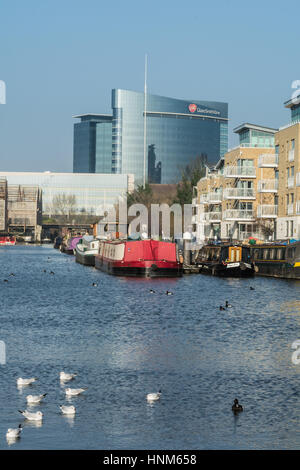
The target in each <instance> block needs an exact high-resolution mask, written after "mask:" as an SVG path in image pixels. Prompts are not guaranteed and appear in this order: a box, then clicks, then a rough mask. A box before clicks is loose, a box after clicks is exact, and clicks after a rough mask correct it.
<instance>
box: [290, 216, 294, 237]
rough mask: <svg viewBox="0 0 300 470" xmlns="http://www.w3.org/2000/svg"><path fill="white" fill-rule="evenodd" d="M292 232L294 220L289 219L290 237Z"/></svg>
mask: <svg viewBox="0 0 300 470" xmlns="http://www.w3.org/2000/svg"><path fill="white" fill-rule="evenodd" d="M293 233H294V221H293V220H291V221H290V237H292V236H293Z"/></svg>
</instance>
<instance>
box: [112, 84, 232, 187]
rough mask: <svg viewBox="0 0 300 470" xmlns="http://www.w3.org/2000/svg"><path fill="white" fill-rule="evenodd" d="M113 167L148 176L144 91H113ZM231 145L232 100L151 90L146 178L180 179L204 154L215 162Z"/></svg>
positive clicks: (137, 177) (139, 178)
mask: <svg viewBox="0 0 300 470" xmlns="http://www.w3.org/2000/svg"><path fill="white" fill-rule="evenodd" d="M112 108H113V122H112V132H113V134H112V139H113V148H112V170H113V171H114V172H116V173H133V174H134V175H135V181H136V183H137V184H138V183H142V182H143V176H144V93H138V92H134V91H128V90H120V89H116V90H113V91H112ZM227 150H228V104H227V103H220V102H212V101H195V100H193V101H184V100H178V99H173V98H166V97H163V96H156V95H147V103H146V156H147V158H146V160H147V161H146V180H147V181H149V182H152V183H176V182H178V181H179V180H180V177H181V174H182V170H183V169H184V168H185V166H186V165H187V164H188V163H190V162H191V161H192V160H194V159H195V158H196V157H198V156H200V155H203V156H205V157H206V158H207V161H208V163H216V162H217V161H218V160H219V158H220V156H223V155H224V153H225V152H227Z"/></svg>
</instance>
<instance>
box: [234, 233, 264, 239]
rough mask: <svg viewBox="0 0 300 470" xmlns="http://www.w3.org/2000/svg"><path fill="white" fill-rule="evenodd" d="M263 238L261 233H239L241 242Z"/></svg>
mask: <svg viewBox="0 0 300 470" xmlns="http://www.w3.org/2000/svg"><path fill="white" fill-rule="evenodd" d="M250 237H253V238H261V236H260V235H259V233H254V232H239V240H247V239H248V238H250Z"/></svg>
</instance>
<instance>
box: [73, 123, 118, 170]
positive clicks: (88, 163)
mask: <svg viewBox="0 0 300 470" xmlns="http://www.w3.org/2000/svg"><path fill="white" fill-rule="evenodd" d="M74 117H75V118H80V122H77V123H76V124H74V153H73V172H74V173H111V148H112V140H111V129H112V116H110V115H107V114H81V115H79V116H74Z"/></svg>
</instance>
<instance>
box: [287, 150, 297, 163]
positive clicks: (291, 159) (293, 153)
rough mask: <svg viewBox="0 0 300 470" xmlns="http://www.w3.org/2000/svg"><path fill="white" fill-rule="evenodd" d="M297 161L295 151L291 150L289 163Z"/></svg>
mask: <svg viewBox="0 0 300 470" xmlns="http://www.w3.org/2000/svg"><path fill="white" fill-rule="evenodd" d="M294 160H295V150H294V149H290V150H289V155H288V161H289V162H293V161H294Z"/></svg>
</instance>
